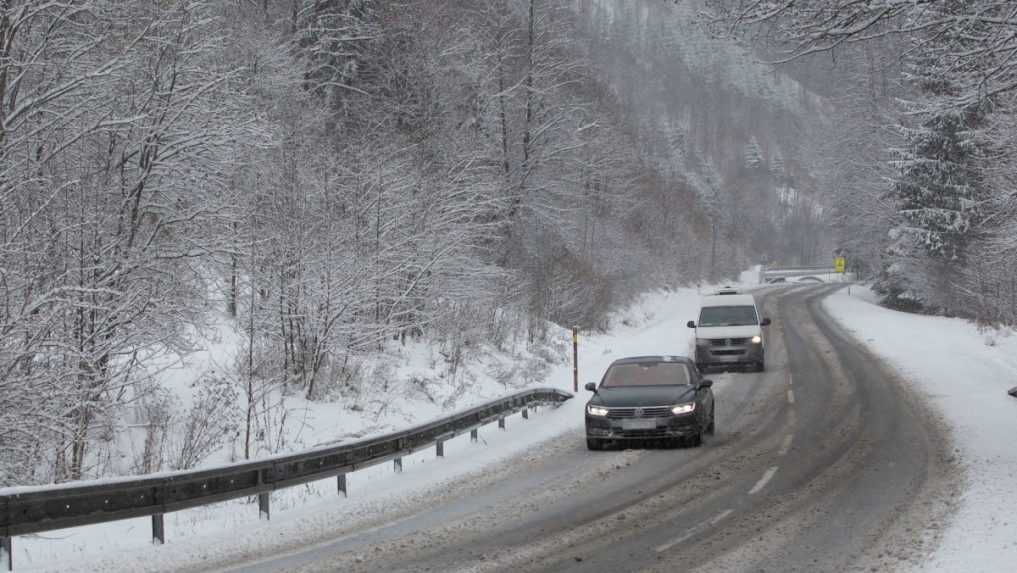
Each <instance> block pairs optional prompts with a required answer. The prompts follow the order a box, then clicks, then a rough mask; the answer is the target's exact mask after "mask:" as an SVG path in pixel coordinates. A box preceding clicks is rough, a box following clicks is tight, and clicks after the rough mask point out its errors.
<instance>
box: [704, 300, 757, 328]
mask: <svg viewBox="0 0 1017 573" xmlns="http://www.w3.org/2000/svg"><path fill="white" fill-rule="evenodd" d="M757 324H759V318H758V317H757V316H756V308H755V307H754V306H748V305H743V306H705V307H703V310H702V311H701V312H700V313H699V326H754V325H757Z"/></svg>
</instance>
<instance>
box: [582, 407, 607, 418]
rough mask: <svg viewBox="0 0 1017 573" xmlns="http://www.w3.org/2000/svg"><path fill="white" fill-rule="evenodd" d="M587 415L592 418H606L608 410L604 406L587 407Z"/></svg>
mask: <svg viewBox="0 0 1017 573" xmlns="http://www.w3.org/2000/svg"><path fill="white" fill-rule="evenodd" d="M586 413H587V414H589V415H591V416H606V415H607V408H605V407H603V406H590V405H587V406H586Z"/></svg>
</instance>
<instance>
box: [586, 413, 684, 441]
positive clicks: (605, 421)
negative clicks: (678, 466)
mask: <svg viewBox="0 0 1017 573" xmlns="http://www.w3.org/2000/svg"><path fill="white" fill-rule="evenodd" d="M634 420H639V421H640V422H641V424H640V426H647V427H638V428H636V427H632V426H634V425H636V424H634V423H633V421H634ZM651 421H652V427H648V426H650V425H651ZM702 431H703V429H702V428H701V427H700V425H699V421H698V420H697V418H696V416H695V415H693V414H685V415H681V416H670V417H665V418H640V419H633V418H620V419H619V418H608V417H604V416H590V415H588V414H587V416H586V437H587V438H596V439H601V440H654V439H668V438H685V437H692V436H697V435H699V434H701V433H702Z"/></svg>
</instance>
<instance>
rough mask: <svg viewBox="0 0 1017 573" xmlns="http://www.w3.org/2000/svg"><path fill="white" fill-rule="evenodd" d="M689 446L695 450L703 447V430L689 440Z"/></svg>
mask: <svg viewBox="0 0 1017 573" xmlns="http://www.w3.org/2000/svg"><path fill="white" fill-rule="evenodd" d="M688 444H689V446H690V447H693V448H698V447H699V446H701V445H703V432H702V430H700V431H699V432H698V433H697V434H695V435H694V436H692V437H690V438H688Z"/></svg>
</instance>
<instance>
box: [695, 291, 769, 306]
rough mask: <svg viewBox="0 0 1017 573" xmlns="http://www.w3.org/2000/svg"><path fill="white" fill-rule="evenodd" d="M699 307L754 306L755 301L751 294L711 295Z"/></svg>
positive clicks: (704, 298) (705, 297)
mask: <svg viewBox="0 0 1017 573" xmlns="http://www.w3.org/2000/svg"><path fill="white" fill-rule="evenodd" d="M699 306H756V299H755V298H754V297H753V296H752V295H751V294H711V295H707V296H704V297H703V300H702V302H700V304H699Z"/></svg>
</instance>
